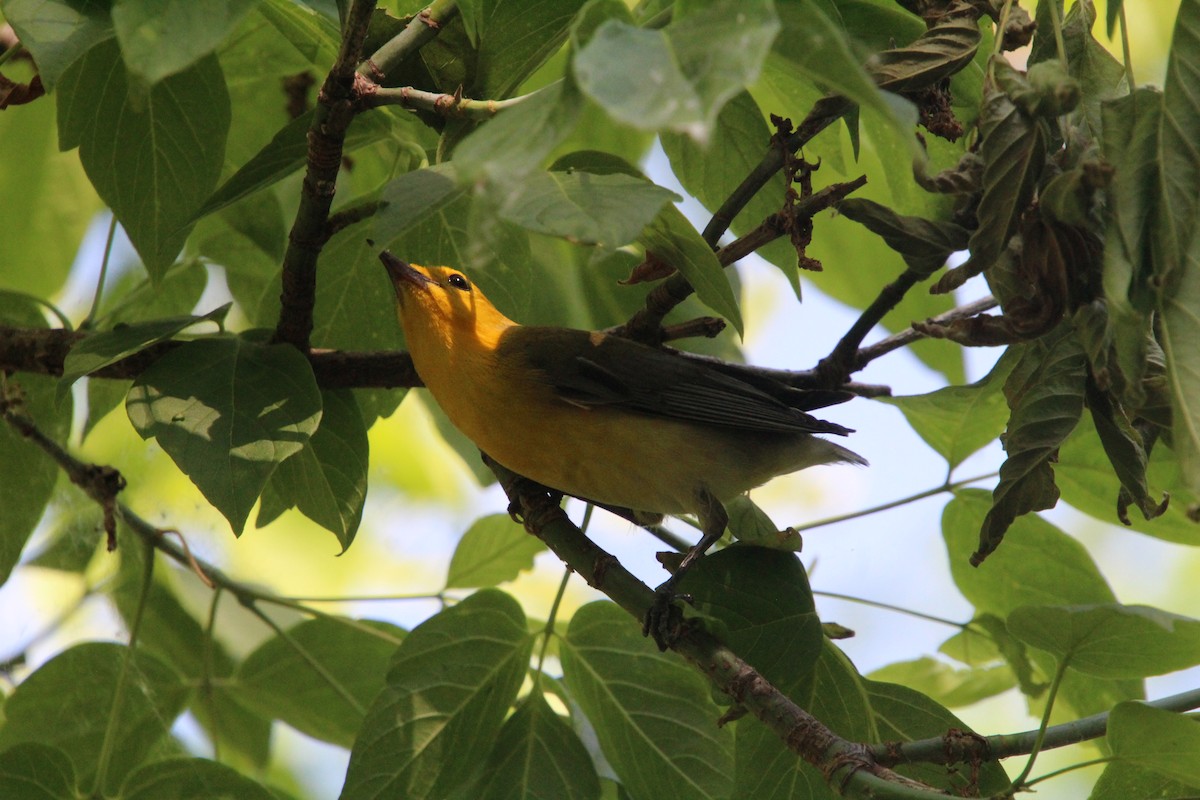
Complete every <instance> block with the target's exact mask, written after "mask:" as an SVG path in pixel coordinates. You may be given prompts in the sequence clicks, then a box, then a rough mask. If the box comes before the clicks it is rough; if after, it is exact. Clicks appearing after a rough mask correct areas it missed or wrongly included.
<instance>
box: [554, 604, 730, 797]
mask: <svg viewBox="0 0 1200 800" xmlns="http://www.w3.org/2000/svg"><path fill="white" fill-rule="evenodd" d="M561 657H562V662H563V679H564V680H565V681H566V684H567V688H568V689H569V690H570V692H571V696H572V697H573V698H574V699H575V700H576V701H577V702H578V703H579V705H580V707H581V708H582V709H583V711H584V713H585V714H587V717H588V720H589V721H591V723H592V726H593V727H594V728H595V729H596V736H597V738H598V739H599V740H600V748H601V749H602V750H603V752H604V756H605V758H606V759H608V761H609V763H610V764H612V766H613V769H614V770H615V771H616V773H617V775H618V776H619V777H620V778H621V782H622V783H623V784H624V785H625V786H627V787H629V788H628V790H629V793H630V795H632V796H633V797H656V798H662V800H675V799H676V798H679V800H682V799H683V798H688V800H694V798H721V797H728V796H729V793H730V789H731V788H732V774H733V735H732V732H731V731H730V730H729V729H728V728H718V727H717V726H716V723H715V721H716V719H717V718H718V717H720V715H721V712H720V709H718V708H717V706H716V705H715V704H714V703H713V701H712V698H711V696H710V691H709V688H708V684H707V682H706V681H705V680H704V678H703V677H702V676H701V675H700V674H699V673H697V672H696V671H695V670H694V669H693V668H692V667H690V666H688V665H687V664H685V663H684V662H683V661H681V660H680V659H679V658H678V657H676V656H674V655H673V654H663V653H659V652H658V651H657V649H656V648H655V647H654V644H653V643H652V642H650V641H649V640H648V639H646V638H645V637H644V636H642V635H641V631H640V630H638V626H637V624H636V623H635V622H634V621H633V620H631V619H630V618H629V616H628V615H627V614H626V613H625V612H623V611H621V609H619V608H618V607H617V606H615V605H613V604H612V603H607V602H597V603H590V604H588V605H586V606H584V607H583V608H581V609H579V610H578V611H576V612H575V616H574V617H572V618H571V627H570V628H569V629H568V631H567V638H566V640H565V641H564V642H563V644H562V656H561ZM668 743H669V746H668Z"/></svg>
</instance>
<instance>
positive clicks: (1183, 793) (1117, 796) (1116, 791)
mask: <svg viewBox="0 0 1200 800" xmlns="http://www.w3.org/2000/svg"><path fill="white" fill-rule="evenodd" d="M1109 7H1110V8H1111V7H1112V6H1109ZM1151 741H1152V742H1154V740H1153V739H1152V740H1151ZM1152 746H1158V742H1154V744H1153V745H1152ZM1188 795H1193V796H1194V795H1195V792H1194V791H1193V789H1192V788H1190V787H1188V786H1187V785H1186V784H1184V783H1183V782H1181V781H1177V780H1174V779H1172V778H1168V777H1167V776H1166V775H1163V774H1161V773H1159V772H1156V771H1154V770H1151V769H1147V768H1146V767H1140V766H1138V765H1137V764H1134V763H1131V762H1129V761H1112V762H1109V764H1108V765H1107V766H1106V767H1105V768H1104V772H1102V773H1100V778H1099V780H1097V781H1096V784H1095V786H1093V787H1092V793H1091V794H1090V795H1088V800H1129V798H1131V797H1144V798H1147V800H1150V798H1156V799H1157V798H1161V799H1162V800H1170V799H1171V798H1178V797H1187V796H1188Z"/></svg>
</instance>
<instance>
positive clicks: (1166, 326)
mask: <svg viewBox="0 0 1200 800" xmlns="http://www.w3.org/2000/svg"><path fill="white" fill-rule="evenodd" d="M1198 24H1200V23H1198ZM1159 314H1160V316H1159V327H1160V331H1161V333H1160V338H1159V341H1160V343H1161V344H1162V349H1163V353H1164V355H1165V356H1166V361H1167V376H1168V378H1169V379H1170V392H1171V448H1172V449H1173V450H1174V451H1175V456H1176V458H1178V459H1179V466H1180V469H1181V470H1182V472H1183V477H1184V480H1185V482H1186V484H1187V485H1188V486H1189V487H1190V488H1191V490H1192V492H1193V493H1200V351H1198V350H1197V348H1196V347H1195V343H1196V342H1198V341H1200V236H1195V237H1193V238H1192V240H1191V246H1190V247H1189V249H1188V253H1187V258H1186V260H1185V262H1184V264H1183V272H1182V274H1179V275H1178V276H1177V279H1176V281H1175V284H1174V289H1173V290H1172V291H1168V292H1163V293H1161V294H1160V295H1159Z"/></svg>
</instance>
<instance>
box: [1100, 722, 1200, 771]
mask: <svg viewBox="0 0 1200 800" xmlns="http://www.w3.org/2000/svg"><path fill="white" fill-rule="evenodd" d="M1108 743H1109V745H1110V746H1111V747H1112V752H1113V756H1115V757H1116V758H1117V759H1119V760H1121V761H1125V762H1129V763H1131V764H1136V765H1137V766H1139V767H1144V768H1146V769H1149V770H1152V771H1154V772H1157V773H1158V774H1159V775H1162V776H1164V777H1167V778H1170V779H1172V780H1176V781H1179V782H1181V783H1184V784H1187V785H1188V786H1190V787H1192V788H1193V789H1195V788H1200V758H1198V757H1197V755H1198V754H1200V725H1197V724H1196V722H1195V720H1192V719H1189V718H1188V717H1185V716H1182V715H1180V714H1175V713H1172V712H1170V711H1163V710H1162V709H1158V708H1153V707H1151V706H1147V705H1145V704H1143V703H1121V704H1120V705H1118V706H1117V707H1116V708H1114V709H1113V710H1112V713H1111V714H1109V717H1108Z"/></svg>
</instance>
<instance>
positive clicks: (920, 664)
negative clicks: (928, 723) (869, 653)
mask: <svg viewBox="0 0 1200 800" xmlns="http://www.w3.org/2000/svg"><path fill="white" fill-rule="evenodd" d="M869 677H870V678H871V679H872V680H875V681H887V682H889V683H898V684H901V685H903V686H907V687H909V688H910V689H915V690H916V691H918V692H921V693H922V694H924V695H928V696H929V697H931V698H933V699H934V700H936V701H937V702H939V703H942V704H943V705H946V706H949V707H950V708H957V707H959V706H969V705H971V704H973V703H978V702H979V701H980V700H985V699H987V698H989V697H995V696H996V695H998V694H1001V693H1003V692H1007V691H1008V690H1009V689H1012V688H1013V687H1014V686H1016V684H1017V681H1016V678H1015V676H1014V675H1013V671H1012V670H1011V669H1010V668H1009V667H1007V666H988V667H982V668H971V669H956V668H955V667H952V666H950V665H949V664H947V663H945V662H944V661H939V660H937V659H936V658H930V657H928V656H924V657H922V658H917V659H913V660H912V661H898V662H896V663H895V664H888V665H887V666H886V667H881V668H879V669H877V670H875V671H874V672H872V673H871V674H870V676H869Z"/></svg>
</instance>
